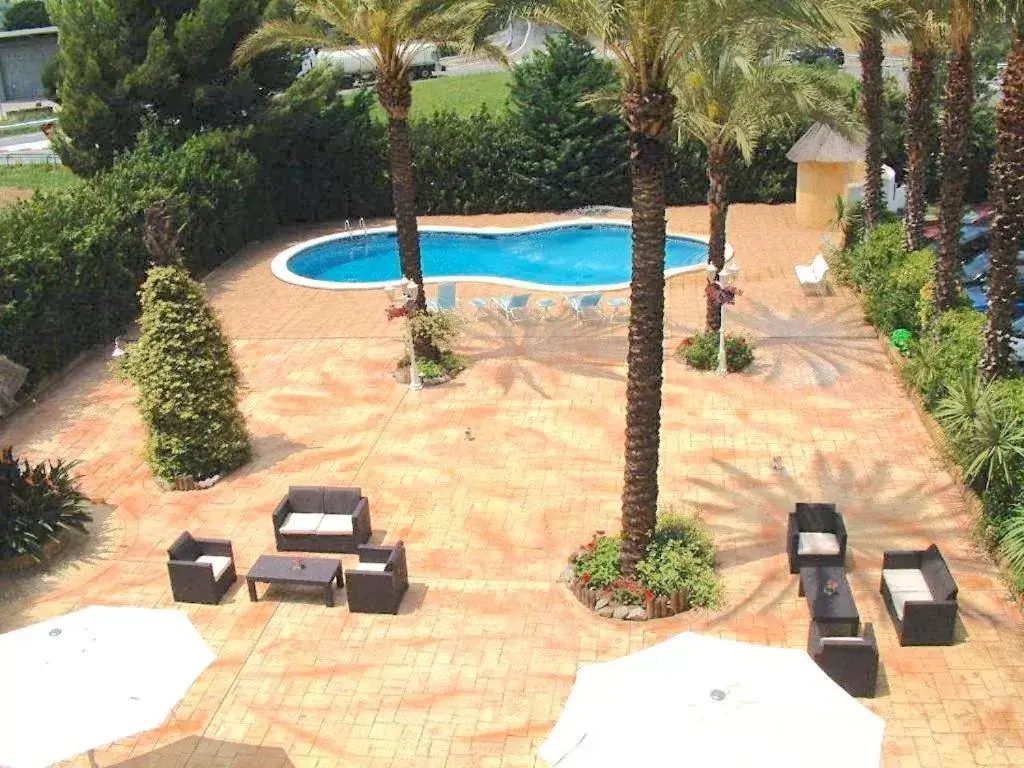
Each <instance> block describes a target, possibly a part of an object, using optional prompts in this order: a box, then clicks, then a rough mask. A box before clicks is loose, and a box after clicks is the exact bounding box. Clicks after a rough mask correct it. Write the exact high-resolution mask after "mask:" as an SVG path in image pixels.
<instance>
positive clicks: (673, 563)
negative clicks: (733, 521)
mask: <svg viewBox="0 0 1024 768" xmlns="http://www.w3.org/2000/svg"><path fill="white" fill-rule="evenodd" d="M714 565H715V547H714V542H713V540H712V538H711V533H710V531H708V529H707V527H706V526H705V525H704V524H703V523H702V522H701V521H700V520H699V519H697V518H695V517H684V516H682V515H675V514H669V515H665V514H663V515H661V516H659V518H658V527H657V529H656V530H655V532H654V536H653V537H652V539H651V543H650V546H649V547H648V548H647V552H646V554H645V555H644V557H643V559H642V560H640V562H639V563H637V566H636V574H637V579H638V580H639V581H640V583H641V584H643V585H644V586H645V587H647V588H648V589H650V590H651V591H652V592H653V593H654V594H656V595H662V596H668V595H671V594H672V593H674V592H678V591H684V592H686V593H687V594H689V596H690V603H691V604H692V605H696V606H701V607H705V608H713V607H715V606H717V605H718V603H719V601H720V599H721V586H720V585H719V583H718V579H717V577H716V576H715V571H714Z"/></svg>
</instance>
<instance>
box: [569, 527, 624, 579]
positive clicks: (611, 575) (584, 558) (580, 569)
mask: <svg viewBox="0 0 1024 768" xmlns="http://www.w3.org/2000/svg"><path fill="white" fill-rule="evenodd" d="M621 552H622V541H621V540H620V539H619V537H618V536H595V537H594V538H593V539H592V540H591V541H590V543H589V544H587V545H586V546H585V547H584V548H583V549H582V550H581V551H580V552H579V553H578V554H577V555H576V557H575V559H574V560H573V570H574V571H575V573H576V577H577V578H582V579H584V581H586V583H587V584H589V585H590V586H592V587H595V588H596V589H605V588H607V587H610V586H611V585H612V583H613V582H615V581H616V580H617V579H618V578H619V577H620V575H621V571H620V570H619V557H620V555H621Z"/></svg>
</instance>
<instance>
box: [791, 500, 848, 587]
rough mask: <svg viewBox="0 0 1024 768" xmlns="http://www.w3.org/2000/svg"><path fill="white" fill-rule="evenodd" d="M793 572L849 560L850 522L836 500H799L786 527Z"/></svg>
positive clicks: (842, 563) (840, 563)
mask: <svg viewBox="0 0 1024 768" xmlns="http://www.w3.org/2000/svg"><path fill="white" fill-rule="evenodd" d="M786 554H787V555H788V556H789V572H790V573H800V569H801V568H810V567H813V566H817V565H839V566H844V565H845V564H846V525H845V524H844V523H843V516H842V515H841V514H839V513H838V512H837V511H836V505H835V504H810V503H807V502H802V501H801V502H797V505H796V508H795V510H794V511H793V512H792V513H791V514H790V516H789V525H788V527H787V530H786Z"/></svg>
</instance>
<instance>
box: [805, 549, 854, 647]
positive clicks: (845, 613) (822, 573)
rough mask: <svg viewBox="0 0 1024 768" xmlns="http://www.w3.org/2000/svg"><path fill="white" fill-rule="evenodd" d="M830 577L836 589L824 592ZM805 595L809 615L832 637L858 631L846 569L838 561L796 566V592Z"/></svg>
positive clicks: (852, 634) (851, 634) (850, 635)
mask: <svg viewBox="0 0 1024 768" xmlns="http://www.w3.org/2000/svg"><path fill="white" fill-rule="evenodd" d="M829 580H834V581H835V585H836V592H835V594H833V595H830V594H828V592H826V590H825V585H826V584H827V583H828V582H829ZM799 594H800V595H801V596H805V597H806V598H807V609H808V610H809V611H810V612H811V619H813V620H814V621H816V622H818V624H819V625H820V626H821V627H822V629H823V630H825V631H826V632H827V633H828V635H830V636H832V637H853V636H855V635H857V634H858V633H859V632H860V614H859V613H857V603H855V602H854V600H853V592H851V591H850V582H848V581H847V580H846V569H845V568H843V567H842V566H838V565H824V566H812V567H810V568H801V569H800V592H799Z"/></svg>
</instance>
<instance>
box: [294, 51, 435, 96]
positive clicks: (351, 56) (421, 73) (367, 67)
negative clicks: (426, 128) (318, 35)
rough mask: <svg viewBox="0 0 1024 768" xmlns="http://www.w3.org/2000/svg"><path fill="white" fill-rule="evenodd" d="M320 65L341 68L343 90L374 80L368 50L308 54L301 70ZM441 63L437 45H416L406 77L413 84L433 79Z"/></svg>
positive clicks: (374, 70)
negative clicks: (408, 75)
mask: <svg viewBox="0 0 1024 768" xmlns="http://www.w3.org/2000/svg"><path fill="white" fill-rule="evenodd" d="M321 63H325V64H329V65H330V66H334V67H341V68H342V70H343V71H344V73H345V75H344V78H343V79H342V87H344V88H354V87H356V86H361V85H366V84H368V83H372V82H373V81H374V80H376V79H377V63H376V61H374V58H373V54H372V53H371V52H370V49H369V48H354V47H353V48H341V49H339V50H337V51H310V52H309V53H308V54H306V58H305V61H304V62H303V67H302V70H303V72H307V71H308V70H310V69H312V68H313V67H314V66H316V65H317V64H321ZM440 63H441V55H440V54H439V52H438V50H437V46H436V45H434V44H433V43H419V44H417V49H416V53H415V55H414V56H413V58H412V66H411V68H410V70H409V74H410V76H411V77H412V79H413V80H424V79H426V78H430V77H433V76H434V75H435V74H436V73H437V72H438V71H439V70H440V71H442V72H443V71H444V67H441V66H440Z"/></svg>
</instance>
